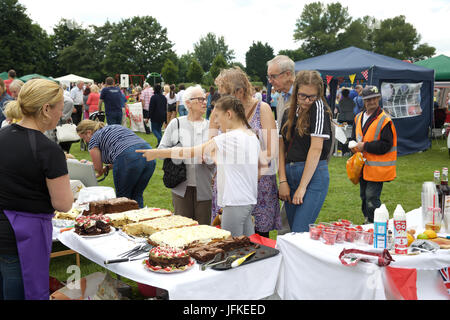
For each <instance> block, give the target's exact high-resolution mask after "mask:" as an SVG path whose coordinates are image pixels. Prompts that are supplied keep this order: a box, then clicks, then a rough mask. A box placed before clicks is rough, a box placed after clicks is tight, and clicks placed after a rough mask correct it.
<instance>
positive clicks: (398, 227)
mask: <svg viewBox="0 0 450 320" xmlns="http://www.w3.org/2000/svg"><path fill="white" fill-rule="evenodd" d="M393 224H394V250H395V253H396V254H407V253H408V238H407V233H406V213H405V210H403V207H402V206H401V205H400V204H398V205H397V207H396V208H395V211H394V223H393Z"/></svg>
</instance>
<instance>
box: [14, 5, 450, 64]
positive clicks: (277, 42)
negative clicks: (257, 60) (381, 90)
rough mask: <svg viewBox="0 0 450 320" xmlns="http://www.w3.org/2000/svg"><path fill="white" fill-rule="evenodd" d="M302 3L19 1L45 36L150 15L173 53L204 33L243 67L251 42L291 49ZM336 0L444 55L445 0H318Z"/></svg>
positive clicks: (448, 46)
mask: <svg viewBox="0 0 450 320" xmlns="http://www.w3.org/2000/svg"><path fill="white" fill-rule="evenodd" d="M311 2H315V1H306V0H290V1H289V0H226V1H225V0H223V1H218V0H169V1H167V0H166V1H164V0H159V1H155V0H131V1H122V0H120V1H118V0H108V1H105V0H94V1H93V0H77V1H73V2H69V1H61V0H39V1H36V0H19V3H21V4H22V5H24V6H25V8H27V11H26V12H27V14H28V15H29V16H30V18H31V19H32V20H33V21H34V22H36V23H38V24H39V25H40V26H41V27H42V28H43V29H44V30H46V31H47V33H49V34H52V33H53V27H54V26H55V25H56V24H57V23H58V22H59V21H60V19H62V18H65V19H73V20H75V21H76V22H77V23H79V24H81V25H82V26H83V27H87V26H89V25H91V24H94V25H99V26H100V25H103V24H104V23H105V22H106V21H107V20H109V21H110V22H119V21H120V20H122V19H127V18H131V17H134V16H146V15H150V16H152V17H154V18H156V20H157V21H158V22H159V23H160V24H161V25H162V27H164V28H167V33H168V38H169V40H171V41H172V43H174V47H173V49H174V51H175V52H176V53H177V55H179V56H180V55H182V54H185V53H187V52H188V51H189V52H193V51H194V44H195V43H196V42H198V41H199V39H200V38H201V37H204V36H205V35H206V34H207V33H208V32H212V33H214V34H216V35H217V36H223V37H224V38H225V43H226V44H227V45H228V47H229V49H232V50H234V52H235V61H238V62H241V63H243V64H244V65H245V53H246V52H247V51H248V49H249V48H250V46H251V45H252V43H253V42H257V41H261V42H262V43H264V44H265V43H268V44H269V45H270V46H271V47H272V48H273V49H274V54H277V53H278V52H279V51H280V50H283V49H296V48H298V47H299V46H300V43H298V42H295V41H294V38H293V34H294V29H295V23H296V20H297V19H298V18H299V17H300V15H301V12H302V10H303V7H304V5H305V4H308V3H311ZM320 2H322V3H325V4H326V3H332V2H340V3H341V4H342V5H343V6H344V7H347V8H348V10H349V14H350V16H351V17H353V18H360V17H363V16H365V15H369V16H373V17H375V18H377V19H380V20H383V19H387V18H393V17H395V16H398V15H404V16H405V17H406V21H407V22H409V23H411V24H412V25H413V26H414V27H415V28H416V30H417V32H418V33H419V34H420V35H421V43H428V45H431V46H433V47H435V48H436V55H439V54H445V55H448V56H450V36H449V35H448V34H446V33H445V31H446V30H448V19H449V17H450V0H427V1H423V0H409V1H404V0H374V1H366V0H340V1H338V0H332V1H328V0H321V1H320Z"/></svg>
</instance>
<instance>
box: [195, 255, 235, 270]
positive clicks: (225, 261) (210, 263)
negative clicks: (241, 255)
mask: <svg viewBox="0 0 450 320" xmlns="http://www.w3.org/2000/svg"><path fill="white" fill-rule="evenodd" d="M219 257H220V253H218V254H216V256H215V257H214V259H212V260H211V261H209V262H207V263H204V264H202V265H201V266H200V270H202V271H205V270H206V269H207V268H211V267H214V266H216V265H218V264H222V263H225V264H226V263H229V262H231V261H234V260H236V259H237V256H235V255H232V256H228V257H227V258H226V259H225V260H222V261H218V262H215V261H216V260H218V259H219Z"/></svg>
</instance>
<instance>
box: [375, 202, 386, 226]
mask: <svg viewBox="0 0 450 320" xmlns="http://www.w3.org/2000/svg"><path fill="white" fill-rule="evenodd" d="M385 208H386V206H385V207H384V209H383V205H381V206H380V207H379V208H376V209H375V212H374V214H373V215H374V217H373V221H374V222H375V221H376V222H386V220H389V212H387V210H386V209H385ZM386 214H387V218H386Z"/></svg>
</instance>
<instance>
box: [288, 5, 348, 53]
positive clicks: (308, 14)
mask: <svg viewBox="0 0 450 320" xmlns="http://www.w3.org/2000/svg"><path fill="white" fill-rule="evenodd" d="M350 22H351V17H350V15H349V13H348V9H347V7H343V6H342V5H341V4H340V3H339V2H337V3H330V4H328V5H326V6H325V5H324V4H322V3H321V2H313V3H310V4H307V5H305V6H304V8H303V11H302V13H301V15H300V18H299V19H297V23H296V28H295V30H294V40H296V41H302V45H301V47H302V49H303V50H304V51H305V53H306V54H308V55H309V56H311V57H314V56H318V55H322V54H325V53H328V52H332V51H335V50H336V49H337V48H338V35H339V34H340V33H342V32H344V30H345V29H346V28H347V26H348V25H349V23H350Z"/></svg>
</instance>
